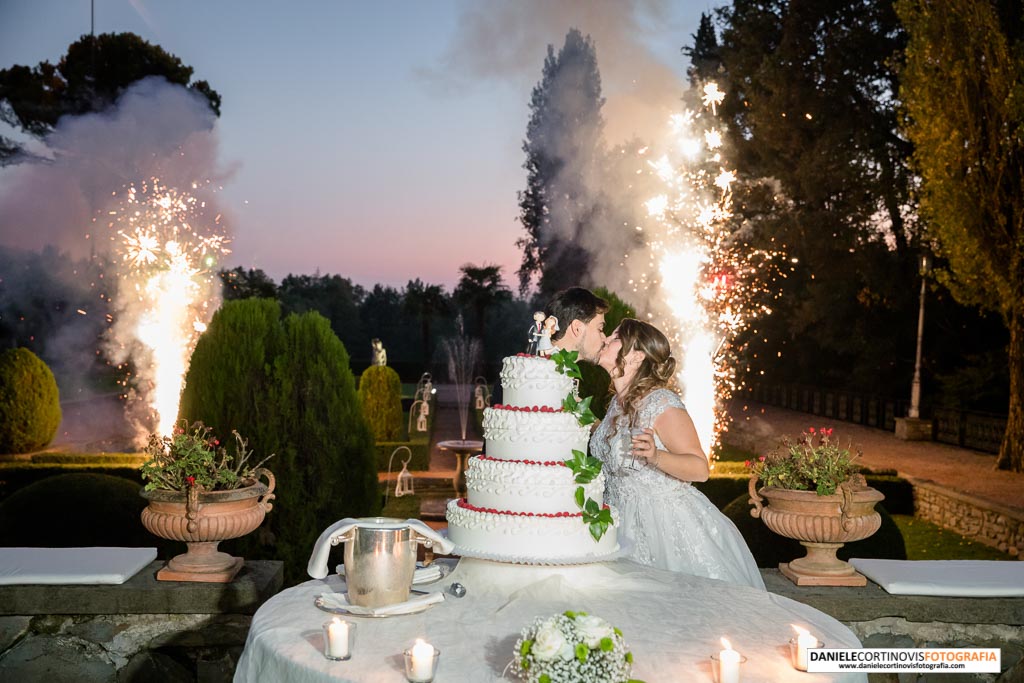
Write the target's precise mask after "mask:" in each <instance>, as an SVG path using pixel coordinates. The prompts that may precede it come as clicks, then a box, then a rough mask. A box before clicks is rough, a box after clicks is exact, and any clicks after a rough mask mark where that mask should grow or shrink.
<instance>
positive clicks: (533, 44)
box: [427, 0, 696, 310]
mask: <svg viewBox="0 0 1024 683" xmlns="http://www.w3.org/2000/svg"><path fill="white" fill-rule="evenodd" d="M672 10H673V8H672V6H671V4H670V3H669V2H667V1H666V0H571V1H570V0H562V1H557V2H550V1H546V0H507V1H504V2H491V3H486V4H480V3H474V2H468V1H467V2H465V3H464V4H463V9H462V13H461V15H460V18H459V21H458V25H457V30H456V33H455V36H454V38H453V40H452V42H451V43H450V45H449V46H448V49H447V50H446V51H445V53H444V55H443V57H442V59H441V62H440V64H439V65H438V66H437V67H436V68H435V69H432V70H430V71H428V72H427V74H428V75H429V76H430V77H431V78H432V79H433V80H434V81H435V82H437V83H439V84H440V85H441V86H444V87H448V88H465V87H472V86H474V85H476V84H478V83H482V82H490V81H495V80H499V81H505V82H509V83H511V84H512V85H513V87H515V88H517V89H518V90H520V91H522V92H523V97H524V101H525V100H527V99H528V98H529V92H530V89H531V88H532V87H533V86H534V85H535V84H536V83H537V81H538V80H539V79H540V76H541V67H542V64H543V60H544V56H545V54H546V52H547V46H548V45H549V44H550V45H553V46H554V49H555V52H556V54H557V52H558V50H559V49H560V48H561V47H562V45H563V43H564V40H565V35H566V33H567V32H568V31H569V29H571V28H576V29H578V30H579V31H580V32H581V33H582V34H583V35H584V36H589V37H590V38H591V39H592V40H593V42H594V45H595V48H596V52H597V61H598V69H599V71H600V75H601V88H602V96H603V97H604V98H605V104H604V107H603V109H602V115H603V118H604V129H603V139H604V145H605V148H606V151H607V154H608V157H609V159H608V161H609V163H607V164H604V165H603V167H602V168H600V169H597V168H596V167H595V166H594V164H593V163H591V162H590V160H589V159H579V158H577V157H576V156H575V154H574V150H572V149H562V148H558V147H555V146H553V147H552V148H551V151H552V152H554V153H557V154H558V155H559V156H560V157H562V158H563V159H564V160H565V161H566V167H567V168H575V169H577V171H578V172H577V173H576V174H575V175H574V176H573V177H571V178H564V179H560V180H561V181H564V182H563V183H562V184H564V185H565V187H566V188H567V190H568V192H567V194H570V195H572V196H574V197H576V198H577V200H578V201H576V202H573V204H576V205H577V206H582V207H587V206H592V207H593V206H600V207H602V210H601V211H600V212H599V213H598V215H597V216H596V218H595V219H594V220H592V221H591V222H590V224H589V227H588V229H587V230H585V231H584V233H583V234H581V235H578V236H577V235H569V234H567V235H565V237H568V238H570V239H577V238H578V239H579V240H580V242H581V243H582V245H583V246H584V247H585V249H586V250H587V251H588V252H589V253H590V254H591V256H592V257H593V258H592V262H591V273H590V277H589V280H590V281H592V282H594V283H596V284H603V285H606V286H608V287H609V288H610V289H612V290H614V291H616V293H618V294H620V295H621V296H623V298H625V299H627V300H628V301H630V302H631V303H633V304H634V305H636V306H637V307H638V309H641V310H649V308H650V306H649V302H648V301H647V293H644V292H634V291H633V286H632V285H631V284H630V282H631V281H637V280H639V279H640V277H641V272H642V271H644V270H649V267H648V263H649V260H650V259H649V257H648V255H647V254H646V251H645V250H644V248H643V247H642V245H641V243H640V241H639V240H638V236H639V234H640V233H639V232H638V231H637V224H638V222H639V220H638V216H639V215H640V214H642V213H643V212H642V203H643V202H644V201H645V200H646V199H647V198H649V196H650V194H651V193H650V192H648V189H649V188H650V187H651V186H652V184H653V183H652V181H651V180H650V177H649V173H648V168H647V165H646V161H645V160H644V159H641V157H640V156H639V155H638V153H637V152H638V150H640V149H642V148H643V147H645V146H647V145H648V144H650V142H651V141H653V140H657V139H662V138H664V137H665V136H666V134H667V122H668V119H669V116H670V115H671V114H673V113H678V112H680V111H681V110H682V108H683V107H682V102H681V98H682V97H683V95H684V93H685V92H686V90H687V88H688V84H687V82H686V79H685V71H686V66H687V62H686V60H685V57H683V56H682V55H679V57H678V60H677V61H675V62H671V63H666V61H665V60H664V59H663V58H662V57H661V56H659V55H658V54H656V53H655V51H654V50H653V49H652V47H651V44H650V40H649V39H650V38H651V36H653V35H654V34H655V32H662V33H664V32H665V31H670V30H672V28H673V27H672V26H671V20H672V18H673V11H672ZM688 28H689V29H690V30H691V31H692V30H696V25H694V26H693V27H688ZM676 33H677V34H678V37H679V47H680V48H681V47H682V46H683V44H684V43H685V42H687V41H688V40H689V33H688V32H687V31H686V30H677V31H676ZM525 129H526V120H524V121H523V131H524V137H525ZM638 171H639V172H638ZM524 186H525V183H524ZM551 208H552V209H553V210H554V211H555V212H556V214H555V216H554V218H557V212H561V211H564V210H566V209H565V207H564V206H560V205H559V204H558V203H557V202H555V203H553V204H552V207H551ZM552 223H553V224H554V225H555V226H556V229H557V228H558V226H565V225H570V224H571V221H564V220H553V221H552ZM627 254H628V256H627ZM633 264H636V265H635V266H634V265H633Z"/></svg>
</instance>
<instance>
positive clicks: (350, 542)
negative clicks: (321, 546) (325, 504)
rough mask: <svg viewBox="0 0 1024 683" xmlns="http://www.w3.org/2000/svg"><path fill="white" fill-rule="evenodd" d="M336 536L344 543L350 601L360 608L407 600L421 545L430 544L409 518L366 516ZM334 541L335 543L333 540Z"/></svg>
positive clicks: (430, 541) (346, 581)
mask: <svg viewBox="0 0 1024 683" xmlns="http://www.w3.org/2000/svg"><path fill="white" fill-rule="evenodd" d="M356 521H357V522H358V524H357V525H356V526H355V527H354V528H352V529H350V530H349V531H348V532H347V533H345V534H344V535H343V536H341V537H339V538H338V539H337V543H344V544H345V584H346V586H347V588H348V600H349V602H351V603H352V604H353V605H359V606H360V607H383V606H385V605H394V604H396V603H399V602H405V601H406V600H408V599H409V589H410V588H412V575H413V572H414V571H415V570H416V549H417V546H418V545H419V544H421V543H422V544H424V545H426V546H427V547H430V546H431V545H432V543H433V540H432V539H429V538H427V537H425V536H423V535H422V534H421V533H420V532H419V531H418V530H417V529H414V528H413V527H412V526H410V524H409V523H408V521H407V520H402V519H395V518H391V517H365V518H362V519H358V520H356ZM332 542H334V541H333V540H332Z"/></svg>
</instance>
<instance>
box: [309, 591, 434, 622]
mask: <svg viewBox="0 0 1024 683" xmlns="http://www.w3.org/2000/svg"><path fill="white" fill-rule="evenodd" d="M443 602H444V600H441V601H439V602H427V603H423V604H420V605H416V606H415V607H414V608H412V609H410V610H409V611H408V612H400V613H398V614H356V613H355V612H349V611H348V610H347V609H345V608H344V607H327V606H325V605H324V601H323V598H322V597H321V596H319V595H318V596H316V598H314V599H313V604H314V605H316V606H317V608H318V609H322V610H323V611H325V612H329V613H330V614H344V615H345V616H347V617H366V618H369V619H385V618H387V617H404V616H407V615H409V614H419V613H420V612H426V611H427V610H428V609H430V608H431V607H433V606H434V605H440V604H441V603H443Z"/></svg>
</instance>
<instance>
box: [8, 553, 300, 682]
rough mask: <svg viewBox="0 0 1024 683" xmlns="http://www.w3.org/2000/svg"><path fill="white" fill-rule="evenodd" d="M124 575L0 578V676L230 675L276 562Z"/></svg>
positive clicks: (276, 581) (279, 576)
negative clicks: (200, 577) (196, 572)
mask: <svg viewBox="0 0 1024 683" xmlns="http://www.w3.org/2000/svg"><path fill="white" fill-rule="evenodd" d="M161 565H162V563H159V562H157V563H153V564H151V565H150V566H149V567H147V569H145V570H143V571H142V572H140V573H139V574H137V575H136V576H134V577H133V578H132V579H130V580H129V581H128V582H126V583H124V584H121V585H100V586H68V585H65V586H0V680H10V681H46V683H64V682H65V681H66V682H68V683H71V682H76V683H78V682H82V683H92V682H97V683H98V682H100V681H102V682H104V683H108V682H109V683H124V682H127V681H139V682H140V683H141V682H142V681H147V682H148V681H161V682H162V683H163V682H168V683H178V682H179V681H180V682H183V683H184V682H186V681H200V682H203V683H221V682H225V683H226V682H228V681H231V679H232V676H233V674H234V670H235V665H236V663H237V662H238V658H239V656H240V655H241V653H242V648H243V647H244V645H245V638H246V635H247V634H248V632H249V624H250V623H251V621H252V615H253V613H254V612H255V611H256V609H257V608H258V607H259V606H260V605H261V604H263V602H264V601H266V600H267V599H268V598H270V597H271V596H272V595H274V593H276V592H277V591H278V590H279V589H280V587H281V583H282V580H283V565H282V563H280V562H247V563H246V564H245V566H244V567H243V569H242V571H241V572H240V573H239V575H238V576H237V577H236V579H235V581H233V582H232V583H230V584H208V583H183V582H158V581H156V579H155V576H154V575H155V573H156V570H157V569H158V568H159V567H160V566H161Z"/></svg>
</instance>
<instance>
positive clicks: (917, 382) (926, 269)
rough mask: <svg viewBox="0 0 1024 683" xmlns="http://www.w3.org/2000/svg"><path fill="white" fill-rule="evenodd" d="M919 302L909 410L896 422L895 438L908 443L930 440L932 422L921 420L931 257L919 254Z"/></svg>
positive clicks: (925, 253) (926, 253)
mask: <svg viewBox="0 0 1024 683" xmlns="http://www.w3.org/2000/svg"><path fill="white" fill-rule="evenodd" d="M919 265H920V275H921V302H920V305H919V307H918V312H917V355H916V356H915V358H914V380H913V382H912V383H911V385H910V409H909V410H907V417H905V418H898V419H897V420H896V436H897V438H900V439H906V440H908V441H923V440H931V438H932V421H931V420H922V419H921V347H922V342H923V340H924V299H925V295H926V294H927V292H928V274H929V273H930V272H931V270H932V257H931V254H929V253H928V252H924V253H923V254H921V259H920V262H919Z"/></svg>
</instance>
